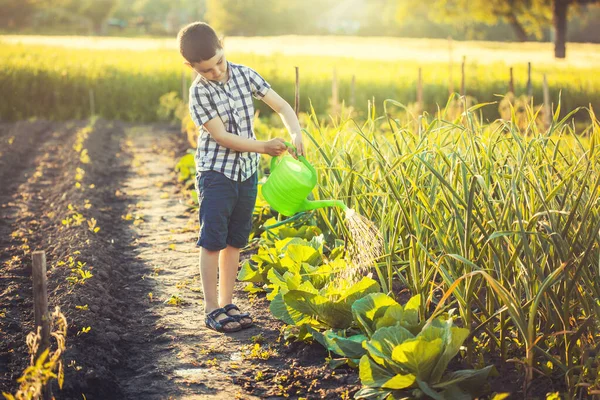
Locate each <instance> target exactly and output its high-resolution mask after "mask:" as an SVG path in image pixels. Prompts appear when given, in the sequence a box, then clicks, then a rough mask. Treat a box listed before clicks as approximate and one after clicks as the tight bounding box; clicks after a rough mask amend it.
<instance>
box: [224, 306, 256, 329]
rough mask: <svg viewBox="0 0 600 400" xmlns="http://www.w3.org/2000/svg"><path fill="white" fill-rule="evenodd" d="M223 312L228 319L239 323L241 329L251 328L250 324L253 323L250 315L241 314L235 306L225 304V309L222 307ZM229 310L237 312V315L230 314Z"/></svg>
mask: <svg viewBox="0 0 600 400" xmlns="http://www.w3.org/2000/svg"><path fill="white" fill-rule="evenodd" d="M223 310H225V313H226V314H227V315H228V316H229V317H230V318H233V319H234V320H236V321H237V322H239V323H240V325H241V326H242V329H246V328H248V327H251V326H252V324H253V323H254V321H253V320H252V317H251V316H250V314H249V313H247V312H246V313H241V312H240V309H239V308H238V306H236V305H235V304H227V305H226V306H225V307H223ZM231 310H236V311H237V312H239V314H230V313H229V312H230V311H231ZM244 320H246V321H244ZM248 320H250V322H248Z"/></svg>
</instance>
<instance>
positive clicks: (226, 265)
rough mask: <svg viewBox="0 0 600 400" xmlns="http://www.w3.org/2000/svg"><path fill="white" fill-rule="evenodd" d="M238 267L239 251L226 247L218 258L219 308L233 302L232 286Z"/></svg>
mask: <svg viewBox="0 0 600 400" xmlns="http://www.w3.org/2000/svg"><path fill="white" fill-rule="evenodd" d="M239 265H240V249H238V248H236V247H233V246H229V245H227V248H225V249H223V250H221V254H220V256H219V306H220V307H224V306H226V305H227V304H231V303H232V302H233V286H234V285H235V279H236V278H237V273H238V266H239Z"/></svg>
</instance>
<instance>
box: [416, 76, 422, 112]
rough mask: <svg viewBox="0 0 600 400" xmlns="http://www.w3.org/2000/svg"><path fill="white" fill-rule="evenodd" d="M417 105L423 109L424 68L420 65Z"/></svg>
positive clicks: (420, 109) (420, 110)
mask: <svg viewBox="0 0 600 400" xmlns="http://www.w3.org/2000/svg"><path fill="white" fill-rule="evenodd" d="M417 107H419V112H422V111H423V69H422V68H421V67H419V80H418V81H417Z"/></svg>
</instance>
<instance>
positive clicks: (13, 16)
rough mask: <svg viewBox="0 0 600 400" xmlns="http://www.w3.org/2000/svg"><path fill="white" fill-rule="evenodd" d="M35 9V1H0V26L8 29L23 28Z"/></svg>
mask: <svg viewBox="0 0 600 400" xmlns="http://www.w3.org/2000/svg"><path fill="white" fill-rule="evenodd" d="M35 7H36V1H35V0H0V10H2V12H1V13H0V25H1V26H3V27H5V28H10V29H15V28H21V27H23V26H24V25H25V24H26V23H27V20H28V19H29V18H30V17H31V15H32V14H33V12H34V11H35Z"/></svg>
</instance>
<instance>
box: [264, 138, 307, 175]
mask: <svg viewBox="0 0 600 400" xmlns="http://www.w3.org/2000/svg"><path fill="white" fill-rule="evenodd" d="M283 143H284V144H285V145H286V146H287V147H288V149H291V150H293V151H294V153H295V154H296V157H298V160H300V162H301V163H302V164H304V165H305V166H306V167H307V168H308V169H309V170H310V172H311V173H312V174H313V176H317V171H315V168H314V167H313V166H312V165H310V163H309V162H308V160H307V159H306V158H305V157H304V156H301V155H298V150H296V146H294V145H293V144H291V143H290V142H283ZM277 164H278V163H277V156H275V157H273V158H271V168H270V169H271V172H273V171H274V170H275V167H277Z"/></svg>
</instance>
